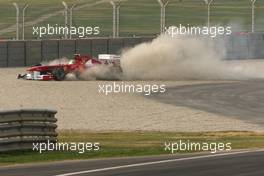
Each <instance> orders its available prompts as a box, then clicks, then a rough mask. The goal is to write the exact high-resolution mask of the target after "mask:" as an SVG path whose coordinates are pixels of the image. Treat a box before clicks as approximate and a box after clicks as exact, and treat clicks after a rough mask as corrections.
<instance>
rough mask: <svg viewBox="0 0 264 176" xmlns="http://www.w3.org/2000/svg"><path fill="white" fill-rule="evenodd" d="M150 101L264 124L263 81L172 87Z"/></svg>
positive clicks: (153, 96)
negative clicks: (153, 100)
mask: <svg viewBox="0 0 264 176" xmlns="http://www.w3.org/2000/svg"><path fill="white" fill-rule="evenodd" d="M150 98H152V99H155V100H157V101H160V102H163V103H168V104H173V105H176V106H185V107H190V108H194V109H199V110H203V111H207V112H211V113H216V114H221V115H224V116H227V117H230V118H235V119H240V120H244V121H247V122H250V123H255V124H259V125H264V81H262V80H259V81H258V80H255V81H240V82H230V83H216V84H198V85H186V86H178V87H170V88H168V89H167V91H166V92H165V93H160V94H154V95H152V96H151V97H150Z"/></svg>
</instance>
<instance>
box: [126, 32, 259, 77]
mask: <svg viewBox="0 0 264 176" xmlns="http://www.w3.org/2000/svg"><path fill="white" fill-rule="evenodd" d="M220 43H221V42H220ZM219 47H220V48H219ZM219 51H222V52H219ZM223 53H225V48H224V45H223V44H220V45H217V49H216V45H215V44H214V43H213V41H209V40H208V39H202V38H201V37H200V38H198V37H190V36H188V37H186V36H177V37H173V38H172V37H170V36H167V35H162V36H160V37H158V38H156V39H154V40H153V41H152V42H149V43H143V44H139V45H137V46H135V47H134V48H131V49H128V50H126V51H124V52H123V54H122V58H121V67H122V69H123V76H124V79H127V80H241V79H250V78H256V77H258V75H257V74H256V73H253V72H252V70H251V72H248V71H247V69H245V68H243V66H239V65H236V64H229V61H224V60H222V58H223Z"/></svg>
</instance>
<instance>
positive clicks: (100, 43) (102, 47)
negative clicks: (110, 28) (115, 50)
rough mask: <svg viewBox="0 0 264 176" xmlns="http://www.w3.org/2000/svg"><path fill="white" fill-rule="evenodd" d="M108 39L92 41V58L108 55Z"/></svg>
mask: <svg viewBox="0 0 264 176" xmlns="http://www.w3.org/2000/svg"><path fill="white" fill-rule="evenodd" d="M108 52H109V51H108V39H92V53H91V54H92V56H94V57H97V56H98V54H107V53H108Z"/></svg>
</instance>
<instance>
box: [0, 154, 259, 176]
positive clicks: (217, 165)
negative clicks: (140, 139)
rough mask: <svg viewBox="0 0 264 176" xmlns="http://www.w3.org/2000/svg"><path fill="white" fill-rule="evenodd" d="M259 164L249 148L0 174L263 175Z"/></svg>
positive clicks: (20, 169)
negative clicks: (237, 150)
mask: <svg viewBox="0 0 264 176" xmlns="http://www.w3.org/2000/svg"><path fill="white" fill-rule="evenodd" d="M212 155H213V157H212ZM263 163H264V152H263V151H253V152H248V153H235V154H234V153H233V154H230V153H229V154H228V155H225V154H224V155H222V154H216V155H215V154H210V155H183V156H182V155H181V156H159V157H141V158H123V159H103V160H87V161H72V162H59V163H51V164H37V165H24V166H13V167H3V168H0V175H1V176H54V175H61V176H70V175H77V176H83V175H91V176H109V175H110V176H112V175H115V176H121V175H122V176H146V175H151V176H174V175H177V176H178V175H179V176H223V175H226V176H263V175H264V167H263V166H264V164H263ZM131 164H134V165H131ZM135 164H136V165H135ZM124 166H125V167H124ZM76 172H77V173H76ZM78 172H79V173H78Z"/></svg>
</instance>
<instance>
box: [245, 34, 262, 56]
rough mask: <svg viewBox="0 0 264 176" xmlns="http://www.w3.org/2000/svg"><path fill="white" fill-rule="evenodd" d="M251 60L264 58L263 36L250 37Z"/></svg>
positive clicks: (254, 35) (252, 35) (253, 35)
mask: <svg viewBox="0 0 264 176" xmlns="http://www.w3.org/2000/svg"><path fill="white" fill-rule="evenodd" d="M248 45H249V46H248V47H249V53H248V54H249V58H251V59H252V58H256V59H260V58H264V38H263V35H259V34H251V35H249V36H248Z"/></svg>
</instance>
